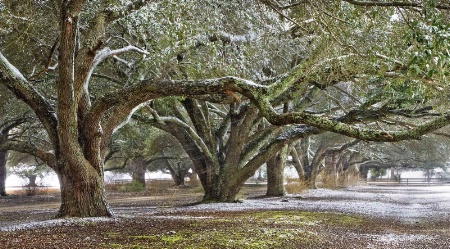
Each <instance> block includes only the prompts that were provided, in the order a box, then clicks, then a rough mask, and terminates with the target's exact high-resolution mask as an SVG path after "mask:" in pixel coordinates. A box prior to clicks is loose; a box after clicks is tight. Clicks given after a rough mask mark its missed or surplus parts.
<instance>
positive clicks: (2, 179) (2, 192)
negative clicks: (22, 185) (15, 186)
mask: <svg viewBox="0 0 450 249" xmlns="http://www.w3.org/2000/svg"><path fill="white" fill-rule="evenodd" d="M7 159H8V152H7V151H0V196H6V195H7V194H6V162H7Z"/></svg>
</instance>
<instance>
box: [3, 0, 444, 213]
mask: <svg viewBox="0 0 450 249" xmlns="http://www.w3.org/2000/svg"><path fill="white" fill-rule="evenodd" d="M449 8H450V7H449V5H448V3H446V1H437V0H422V1H402V2H384V1H370V2H369V1H350V0H343V1H327V0H324V1H299V2H296V1H272V0H269V1H256V0H255V1H244V0H239V1H230V2H226V1H165V0H161V1H150V0H140V1H125V0H115V1H102V0H96V1H83V0H61V1H32V0H30V1H3V2H2V3H1V4H0V10H1V12H0V20H1V22H2V24H3V23H4V25H3V26H2V27H1V29H0V35H1V36H0V42H1V47H0V84H1V85H3V86H5V87H6V88H8V89H9V91H10V92H11V93H13V94H14V95H15V96H16V98H18V99H20V100H22V101H23V102H24V103H25V104H27V105H28V106H29V107H30V108H31V109H32V110H33V111H34V113H35V115H36V116H37V118H38V119H39V121H40V122H41V123H42V126H43V127H44V129H45V131H46V135H47V138H48V141H49V143H50V144H51V147H52V148H51V149H49V150H48V149H46V148H40V147H37V146H29V145H27V144H24V143H22V144H20V143H15V144H14V146H12V145H11V146H4V147H3V148H4V149H14V150H18V151H20V152H27V153H30V154H33V155H34V156H36V157H38V158H40V159H41V160H42V161H44V162H46V163H47V164H48V165H49V166H50V167H51V168H53V169H54V170H55V171H56V172H57V174H58V176H59V177H60V181H61V185H62V197H63V198H62V205H61V209H60V215H61V216H104V215H111V213H110V212H109V210H108V208H107V205H106V201H105V198H104V194H103V190H102V188H101V185H102V181H103V180H102V176H103V165H104V158H105V156H106V154H107V152H108V150H109V148H108V145H109V144H110V140H111V137H112V135H113V133H114V132H115V131H116V130H117V129H118V128H120V127H121V126H122V125H123V124H124V123H126V122H127V120H129V118H130V117H131V115H132V114H133V113H134V112H135V111H137V110H138V109H139V108H140V107H142V106H144V105H148V104H149V101H151V100H155V99H159V98H163V97H178V98H181V99H197V100H201V101H208V102H210V103H219V104H230V103H235V104H239V103H248V105H249V106H251V107H252V108H257V110H258V112H259V113H260V115H261V117H264V119H265V120H267V121H268V122H270V123H271V124H272V125H275V126H285V127H288V125H291V124H298V125H303V126H307V127H308V131H309V129H315V132H323V131H331V132H335V133H340V134H343V135H346V136H350V137H354V138H358V139H361V140H367V141H385V142H393V141H400V140H405V139H419V138H420V136H422V135H424V134H426V133H429V132H432V131H434V130H437V129H439V128H442V127H444V126H446V125H448V124H449V123H450V113H448V112H447V109H448V101H446V98H447V95H448V90H449V88H448V83H449V82H448V76H449V75H448V74H449V72H448V67H449V59H450V53H449V44H450V42H449V39H448V37H449V36H450V28H449V22H448V21H449V13H448V9H449ZM283 106H284V107H285V108H283ZM154 117H156V116H155V115H154ZM292 127H293V128H295V125H293V126H292ZM74 203H77V204H74ZM78 204H79V205H78Z"/></svg>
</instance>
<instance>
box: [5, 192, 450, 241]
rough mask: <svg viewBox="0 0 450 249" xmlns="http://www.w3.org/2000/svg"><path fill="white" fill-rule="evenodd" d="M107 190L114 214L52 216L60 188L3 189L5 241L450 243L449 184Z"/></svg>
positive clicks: (57, 204) (57, 202) (55, 209)
mask: <svg viewBox="0 0 450 249" xmlns="http://www.w3.org/2000/svg"><path fill="white" fill-rule="evenodd" d="M149 189H153V191H150V190H148V191H145V192H141V193H129V192H120V191H108V200H109V201H110V203H111V207H112V209H113V211H114V213H115V217H114V218H86V219H52V217H54V216H55V215H56V212H57V210H58V206H59V197H58V193H47V194H43V195H37V196H33V197H27V196H21V195H17V196H9V197H3V198H0V248H258V249H259V248H433V249H435V248H449V247H450V186H440V187H437V186H432V187H367V186H358V187H349V188H345V189H339V190H327V189H317V190H310V191H307V192H304V193H302V194H297V195H289V196H287V197H283V198H264V197H261V196H262V195H263V194H264V191H265V187H264V186H253V187H245V188H244V190H243V191H242V197H243V201H242V203H211V204H198V205H191V204H192V203H194V202H198V201H199V200H200V199H201V196H202V193H201V191H199V189H198V188H173V187H172V188H167V189H166V188H164V190H163V189H159V190H155V189H154V188H149Z"/></svg>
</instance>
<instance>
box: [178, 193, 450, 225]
mask: <svg viewBox="0 0 450 249" xmlns="http://www.w3.org/2000/svg"><path fill="white" fill-rule="evenodd" d="M187 209H189V210H192V211H194V210H195V211H227V210H229V211H238V210H251V209H256V210H258V209H261V210H265V209H302V210H316V211H336V212H342V213H348V214H360V215H367V216H370V217H374V218H377V217H378V218H393V219H397V220H399V221H402V222H407V223H409V222H419V221H425V220H428V219H433V220H450V186H425V187H367V186H358V187H350V188H348V189H342V190H329V189H315V190H310V191H308V192H307V193H305V194H301V195H289V196H286V197H277V198H265V199H248V200H244V201H243V202H242V203H220V204H217V203H213V204H200V205H196V206H191V207H183V208H178V210H177V209H176V208H174V209H173V210H174V211H182V210H184V211H186V210H187Z"/></svg>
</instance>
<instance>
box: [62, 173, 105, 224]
mask: <svg viewBox="0 0 450 249" xmlns="http://www.w3.org/2000/svg"><path fill="white" fill-rule="evenodd" d="M63 168H65V170H64V171H63V172H57V174H58V178H59V182H60V185H61V207H60V209H59V212H58V215H57V217H101V216H108V217H110V216H112V212H111V211H110V209H109V206H108V204H107V202H106V199H105V193H104V188H103V177H102V176H101V175H100V174H98V173H97V172H96V171H94V170H87V169H86V170H76V169H74V167H68V166H66V167H63Z"/></svg>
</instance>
